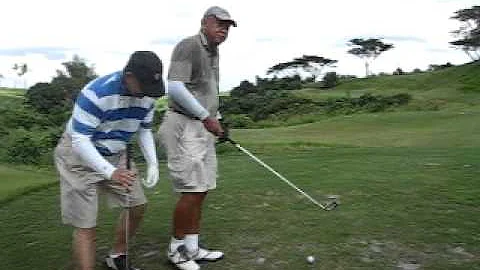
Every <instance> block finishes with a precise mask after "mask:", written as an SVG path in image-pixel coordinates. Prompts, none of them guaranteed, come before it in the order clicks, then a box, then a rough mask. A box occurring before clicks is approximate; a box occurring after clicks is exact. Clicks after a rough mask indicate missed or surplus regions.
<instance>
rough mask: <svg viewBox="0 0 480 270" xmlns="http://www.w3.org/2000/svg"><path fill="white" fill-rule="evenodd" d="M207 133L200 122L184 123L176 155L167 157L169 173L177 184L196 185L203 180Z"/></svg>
mask: <svg viewBox="0 0 480 270" xmlns="http://www.w3.org/2000/svg"><path fill="white" fill-rule="evenodd" d="M206 135H207V134H206V133H205V131H204V130H203V125H202V124H201V123H200V122H197V121H192V122H189V123H187V124H186V125H185V128H184V131H183V134H182V136H181V137H180V138H179V140H178V145H177V147H178V149H177V151H176V155H174V156H172V157H171V158H169V164H168V166H169V169H170V174H171V176H172V177H173V178H174V180H176V181H177V183H178V184H180V185H183V186H186V187H194V186H198V185H199V183H200V182H201V181H203V180H204V175H205V168H204V167H205V165H204V159H205V155H206V153H207V141H208V139H207V136H206Z"/></svg>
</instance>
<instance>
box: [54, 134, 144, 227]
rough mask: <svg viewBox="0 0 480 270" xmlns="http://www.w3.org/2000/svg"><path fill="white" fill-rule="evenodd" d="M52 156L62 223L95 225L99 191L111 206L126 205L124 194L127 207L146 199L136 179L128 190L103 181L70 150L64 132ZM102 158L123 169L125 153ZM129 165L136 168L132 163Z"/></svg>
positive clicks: (110, 181)
mask: <svg viewBox="0 0 480 270" xmlns="http://www.w3.org/2000/svg"><path fill="white" fill-rule="evenodd" d="M54 158H55V165H56V167H57V170H58V173H59V176H60V191H61V197H60V200H61V209H62V221H63V223H65V224H70V225H72V226H74V227H77V228H93V227H96V225H97V212H98V200H99V198H98V194H100V193H101V194H105V195H106V197H107V200H108V203H109V205H110V206H112V207H115V206H117V207H127V197H126V196H127V194H128V196H129V206H130V207H133V206H137V205H142V204H145V203H146V202H147V199H146V197H145V195H144V193H143V187H142V185H141V183H140V180H139V179H136V181H135V182H134V185H133V187H132V190H131V191H130V192H129V193H126V190H125V188H123V187H122V186H121V185H119V184H118V183H117V182H115V181H112V180H106V179H105V178H104V177H103V175H102V174H100V173H98V172H96V171H94V170H93V169H91V168H90V167H89V166H87V165H86V164H85V163H84V162H83V160H82V159H81V158H80V156H78V155H77V154H75V153H73V152H72V139H71V137H70V136H68V135H66V134H64V135H63V136H62V138H61V139H60V141H59V143H58V145H57V147H56V148H55V152H54ZM105 158H106V159H107V160H108V161H109V162H110V163H112V165H113V166H115V167H118V168H126V155H125V152H123V153H120V154H117V155H113V156H108V157H105ZM132 168H133V170H134V171H137V170H136V167H135V165H134V164H133V162H132ZM137 175H138V171H137Z"/></svg>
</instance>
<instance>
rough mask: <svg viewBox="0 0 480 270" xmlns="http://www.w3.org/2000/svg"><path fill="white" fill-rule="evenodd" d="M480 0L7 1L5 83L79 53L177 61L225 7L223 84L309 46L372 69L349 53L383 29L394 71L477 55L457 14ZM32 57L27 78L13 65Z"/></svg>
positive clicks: (1, 67)
mask: <svg viewBox="0 0 480 270" xmlns="http://www.w3.org/2000/svg"><path fill="white" fill-rule="evenodd" d="M478 4H479V3H478V0H403V1H398V0H365V1H360V0H335V1H318V0H295V1H261V0H255V1H253V0H222V1H220V0H217V1H208V0H195V1H194V0H174V1H159V0H156V1H150V0H135V1H121V0H116V1H110V0H81V1H71V0H42V1H38V0H3V1H2V4H1V15H0V25H1V26H2V31H1V32H0V74H2V75H3V76H4V77H5V78H4V79H2V80H1V81H0V85H1V86H9V87H14V86H17V87H20V86H23V85H24V84H27V85H28V86H31V85H33V84H34V83H37V82H41V81H43V82H49V81H50V80H51V78H52V77H53V76H55V74H56V73H55V71H56V70H57V69H61V68H62V65H61V63H62V62H65V61H69V60H71V59H72V56H73V55H74V54H77V55H79V56H80V57H81V58H84V59H85V60H86V61H87V63H88V64H89V65H94V66H95V71H96V72H97V73H98V74H99V75H105V74H108V73H110V72H113V71H116V70H120V69H121V68H122V67H123V66H124V64H125V63H126V61H127V59H128V56H129V54H130V53H131V52H133V51H135V50H152V51H155V52H156V53H157V54H158V55H159V56H160V58H162V60H163V61H164V64H165V66H166V67H168V64H169V59H170V55H171V52H172V49H173V47H174V45H175V44H176V43H177V42H178V41H180V40H181V39H182V38H184V37H186V36H189V35H193V34H195V33H197V32H198V30H199V28H200V19H201V17H202V15H203V13H204V11H205V10H206V9H207V8H208V7H209V6H212V5H219V6H221V7H224V8H226V9H227V10H228V11H229V12H230V14H231V15H232V17H233V18H234V19H235V20H236V21H237V23H238V27H237V28H232V29H231V31H230V35H229V38H228V39H227V41H226V42H225V43H224V44H222V45H221V47H220V73H221V78H220V80H221V90H222V91H226V90H230V89H231V88H232V87H234V86H236V85H238V84H239V82H240V81H242V80H244V79H247V80H250V81H251V82H254V80H255V76H256V75H258V76H261V77H263V76H265V72H266V70H267V69H268V68H269V67H271V66H273V65H274V64H276V63H279V62H283V61H289V60H292V59H293V58H294V57H299V56H302V55H304V54H308V55H318V56H323V57H326V58H330V59H335V60H338V63H337V67H336V68H335V69H332V71H336V72H337V73H339V74H344V75H347V74H349V75H357V76H363V75H364V74H365V70H364V65H363V62H362V61H361V60H360V59H359V58H357V57H355V56H352V55H349V54H348V53H347V51H348V49H349V47H348V46H347V45H346V43H347V42H348V40H350V39H352V38H383V41H384V42H387V43H393V44H394V46H395V48H394V49H392V50H390V51H387V52H385V53H384V54H382V55H380V56H379V58H377V59H376V60H375V61H374V62H373V64H372V65H371V70H372V71H373V72H374V73H379V72H389V73H391V72H392V71H394V70H395V69H396V68H397V67H400V68H402V69H403V70H404V71H411V70H413V69H414V68H420V69H426V68H427V67H428V65H429V64H444V63H446V62H451V63H453V64H462V63H466V62H468V61H470V59H469V58H468V56H467V55H466V54H465V53H463V52H462V51H460V50H456V49H453V48H451V46H450V45H449V43H448V42H449V41H452V40H453V39H454V37H453V36H452V34H451V33H450V32H451V31H453V30H456V29H458V27H459V26H460V24H459V22H458V21H456V20H452V19H449V18H450V17H451V16H452V15H454V12H455V11H457V10H459V9H464V8H470V7H472V6H474V5H478ZM15 63H27V65H28V66H29V68H30V71H29V72H28V73H27V74H26V75H25V76H24V77H25V78H24V79H18V78H16V76H15V72H14V71H13V70H12V67H13V65H14V64H15Z"/></svg>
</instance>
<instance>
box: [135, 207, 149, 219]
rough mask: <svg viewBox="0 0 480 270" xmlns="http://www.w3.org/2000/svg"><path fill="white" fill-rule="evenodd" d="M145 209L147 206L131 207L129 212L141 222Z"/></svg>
mask: <svg viewBox="0 0 480 270" xmlns="http://www.w3.org/2000/svg"><path fill="white" fill-rule="evenodd" d="M146 209H147V205H146V204H141V205H137V206H134V207H132V209H131V210H132V212H133V216H134V217H135V219H138V220H141V219H143V216H144V214H145V211H146Z"/></svg>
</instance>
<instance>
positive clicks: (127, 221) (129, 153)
mask: <svg viewBox="0 0 480 270" xmlns="http://www.w3.org/2000/svg"><path fill="white" fill-rule="evenodd" d="M126 162H127V170H131V169H132V145H131V144H130V143H127V161H126ZM125 200H126V205H127V207H126V211H125V267H127V268H128V267H129V265H128V238H129V228H128V227H129V226H130V190H129V189H128V188H127V192H126V193H125Z"/></svg>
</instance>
